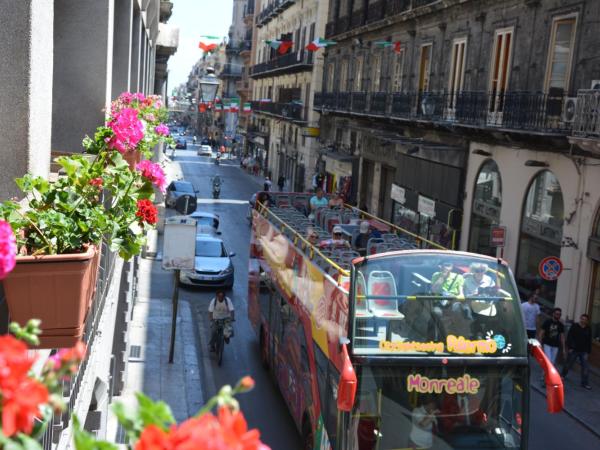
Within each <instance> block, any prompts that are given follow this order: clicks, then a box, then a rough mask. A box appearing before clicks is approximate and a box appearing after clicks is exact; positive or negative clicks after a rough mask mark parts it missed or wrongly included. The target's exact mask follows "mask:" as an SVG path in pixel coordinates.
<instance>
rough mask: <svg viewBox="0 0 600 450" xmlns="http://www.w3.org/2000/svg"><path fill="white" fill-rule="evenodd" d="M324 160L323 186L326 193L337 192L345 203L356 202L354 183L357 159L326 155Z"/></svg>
mask: <svg viewBox="0 0 600 450" xmlns="http://www.w3.org/2000/svg"><path fill="white" fill-rule="evenodd" d="M324 160H325V174H326V177H325V186H326V191H327V192H328V193H334V192H336V191H339V192H341V193H342V195H343V196H344V199H345V200H346V202H349V203H354V202H355V200H356V183H357V179H356V178H357V177H353V174H354V173H356V174H357V173H358V158H356V157H354V156H350V155H344V154H338V153H326V154H325V155H324Z"/></svg>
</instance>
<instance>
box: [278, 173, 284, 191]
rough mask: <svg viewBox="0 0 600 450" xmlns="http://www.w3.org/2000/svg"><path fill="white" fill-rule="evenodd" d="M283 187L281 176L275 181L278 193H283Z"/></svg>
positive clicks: (282, 177)
mask: <svg viewBox="0 0 600 450" xmlns="http://www.w3.org/2000/svg"><path fill="white" fill-rule="evenodd" d="M284 186H285V177H284V176H283V175H279V178H278V179H277V187H278V188H279V192H283V187H284Z"/></svg>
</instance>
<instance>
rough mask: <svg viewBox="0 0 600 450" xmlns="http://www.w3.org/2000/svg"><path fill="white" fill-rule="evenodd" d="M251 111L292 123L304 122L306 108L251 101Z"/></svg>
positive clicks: (295, 104) (299, 105) (288, 104)
mask: <svg viewBox="0 0 600 450" xmlns="http://www.w3.org/2000/svg"><path fill="white" fill-rule="evenodd" d="M251 103H252V111H254V112H259V113H266V114H268V115H271V116H275V117H281V118H282V119H286V120H290V121H292V122H306V120H307V119H306V108H305V107H304V105H302V104H300V103H293V102H292V103H280V102H259V101H253V102H251Z"/></svg>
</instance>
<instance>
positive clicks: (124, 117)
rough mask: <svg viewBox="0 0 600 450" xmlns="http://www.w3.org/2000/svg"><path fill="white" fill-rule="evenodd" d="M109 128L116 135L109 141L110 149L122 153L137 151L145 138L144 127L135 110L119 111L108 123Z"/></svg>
mask: <svg viewBox="0 0 600 450" xmlns="http://www.w3.org/2000/svg"><path fill="white" fill-rule="evenodd" d="M108 126H109V127H110V128H111V129H112V131H113V133H114V135H113V137H112V138H110V140H109V141H108V148H111V149H114V150H118V151H119V152H120V153H126V152H128V151H131V150H135V148H136V147H137V145H138V143H139V142H140V141H141V140H142V139H143V138H144V125H143V124H142V121H141V120H140V119H139V118H138V113H137V111H136V110H135V109H133V108H125V109H123V110H121V111H119V112H118V113H117V114H115V117H114V118H113V119H112V120H111V121H110V122H108Z"/></svg>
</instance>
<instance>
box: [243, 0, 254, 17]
mask: <svg viewBox="0 0 600 450" xmlns="http://www.w3.org/2000/svg"><path fill="white" fill-rule="evenodd" d="M248 16H254V0H248V2H247V3H246V6H245V8H244V17H248Z"/></svg>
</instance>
